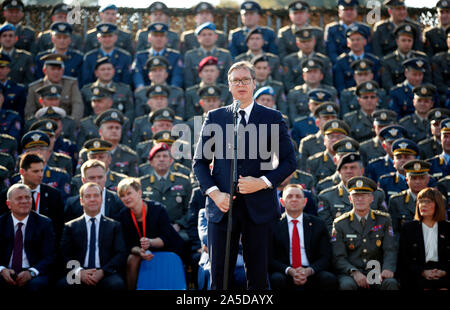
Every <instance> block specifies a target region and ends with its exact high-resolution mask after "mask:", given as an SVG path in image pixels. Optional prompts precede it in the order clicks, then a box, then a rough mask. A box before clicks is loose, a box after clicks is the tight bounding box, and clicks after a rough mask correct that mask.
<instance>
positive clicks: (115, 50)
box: [81, 23, 133, 85]
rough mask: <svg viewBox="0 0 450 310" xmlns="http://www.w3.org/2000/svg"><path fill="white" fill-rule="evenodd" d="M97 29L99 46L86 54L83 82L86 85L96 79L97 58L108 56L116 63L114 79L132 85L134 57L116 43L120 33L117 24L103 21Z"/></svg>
mask: <svg viewBox="0 0 450 310" xmlns="http://www.w3.org/2000/svg"><path fill="white" fill-rule="evenodd" d="M96 29H97V34H96V39H97V40H98V42H99V47H98V48H94V49H92V50H90V51H88V52H86V54H85V55H84V59H83V67H82V77H81V84H82V85H86V84H88V83H92V82H94V81H95V75H94V70H95V65H96V64H97V59H99V58H102V57H105V56H107V57H109V58H110V60H111V63H112V64H113V65H114V70H115V71H114V78H113V80H114V81H115V82H122V83H126V84H130V85H131V63H132V62H133V59H132V56H131V54H130V53H129V52H128V51H126V50H124V49H122V48H120V47H117V46H116V45H115V43H116V42H117V38H118V33H119V32H118V28H117V26H116V25H114V24H110V23H101V24H98V25H97V26H96Z"/></svg>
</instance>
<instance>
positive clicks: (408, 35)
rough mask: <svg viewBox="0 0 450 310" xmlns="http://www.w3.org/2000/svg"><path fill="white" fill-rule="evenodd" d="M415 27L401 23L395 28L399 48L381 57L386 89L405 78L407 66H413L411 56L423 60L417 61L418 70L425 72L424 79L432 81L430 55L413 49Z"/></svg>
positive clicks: (383, 83) (382, 77) (383, 82)
mask: <svg viewBox="0 0 450 310" xmlns="http://www.w3.org/2000/svg"><path fill="white" fill-rule="evenodd" d="M415 31H416V30H415V28H414V27H412V26H411V25H410V24H402V25H399V26H398V27H397V28H395V30H394V34H395V42H396V44H397V49H396V50H395V51H393V52H392V53H390V54H387V55H385V56H384V57H383V58H381V82H382V86H383V88H384V89H385V90H386V91H389V90H390V89H391V88H392V87H393V86H395V85H397V84H399V83H401V82H403V81H404V80H405V76H406V73H405V67H406V66H408V67H410V66H411V62H408V64H407V65H406V62H407V61H412V60H411V58H414V60H417V61H418V59H416V58H420V59H421V60H422V62H417V63H416V65H417V67H418V69H417V70H420V71H422V72H424V76H423V80H424V81H425V82H431V67H430V65H429V63H428V56H427V55H426V54H425V53H424V52H421V51H418V50H414V49H412V47H413V42H414V35H415Z"/></svg>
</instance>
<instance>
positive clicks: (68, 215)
mask: <svg viewBox="0 0 450 310" xmlns="http://www.w3.org/2000/svg"><path fill="white" fill-rule="evenodd" d="M106 172H107V171H106V166H105V164H104V163H103V162H102V161H100V160H97V159H89V160H88V161H86V162H85V163H84V164H83V165H82V166H81V181H82V182H83V184H84V183H87V182H93V183H96V184H98V185H100V187H101V188H102V191H103V193H102V205H101V208H100V213H101V214H102V215H104V216H107V217H109V218H112V219H115V220H118V219H119V213H120V211H121V210H122V208H123V207H124V205H123V204H122V202H121V201H120V199H119V197H118V196H117V194H116V193H114V192H113V191H111V190H109V189H107V188H105V185H106ZM82 214H83V208H82V207H81V204H80V196H79V195H77V196H72V197H70V198H69V199H67V203H66V207H65V208H64V222H68V221H71V220H73V219H76V218H77V217H79V216H81V215H82Z"/></svg>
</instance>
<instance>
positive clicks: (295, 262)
mask: <svg viewBox="0 0 450 310" xmlns="http://www.w3.org/2000/svg"><path fill="white" fill-rule="evenodd" d="M291 222H292V223H293V224H294V229H293V230H292V267H293V268H297V267H301V266H302V254H301V251H300V250H301V249H300V234H299V233H298V229H297V223H298V220H292V221H291Z"/></svg>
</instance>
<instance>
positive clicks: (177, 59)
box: [132, 48, 184, 89]
mask: <svg viewBox="0 0 450 310" xmlns="http://www.w3.org/2000/svg"><path fill="white" fill-rule="evenodd" d="M157 54H158V55H160V56H164V57H166V59H167V61H168V62H169V68H168V69H167V71H168V73H169V75H168V77H167V80H166V81H167V83H168V84H170V85H174V86H178V87H183V68H184V65H183V58H182V56H181V54H180V52H179V51H177V50H174V49H171V48H165V49H164V50H162V51H161V52H159V53H157V52H156V51H154V50H153V49H152V48H150V49H148V50H145V51H140V52H137V53H136V57H135V58H134V61H133V65H132V73H133V84H134V88H135V89H136V88H138V87H141V86H145V85H149V84H150V80H149V78H148V70H147V68H146V67H145V64H146V62H147V59H148V58H149V57H150V56H157Z"/></svg>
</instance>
